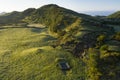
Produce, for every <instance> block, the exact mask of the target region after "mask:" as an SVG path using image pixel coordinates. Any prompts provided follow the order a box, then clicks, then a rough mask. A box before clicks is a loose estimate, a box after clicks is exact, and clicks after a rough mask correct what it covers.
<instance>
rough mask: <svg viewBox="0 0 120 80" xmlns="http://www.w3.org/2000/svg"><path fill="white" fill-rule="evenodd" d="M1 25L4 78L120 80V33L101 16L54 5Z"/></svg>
mask: <svg viewBox="0 0 120 80" xmlns="http://www.w3.org/2000/svg"><path fill="white" fill-rule="evenodd" d="M105 19H106V18H105ZM22 23H25V24H26V25H25V26H22V25H20V26H18V24H22ZM115 24H116V23H115ZM0 25H1V26H0V79H2V80H87V79H91V80H108V79H111V80H119V79H120V78H119V75H118V74H119V71H120V68H119V67H120V65H119V64H120V62H119V59H120V54H119V53H120V52H119V48H120V47H119V44H120V43H119V40H120V38H119V30H118V28H113V27H111V26H113V25H111V24H109V23H107V24H106V23H105V22H104V20H101V19H100V18H97V17H93V16H90V15H86V14H81V13H77V12H75V11H72V10H69V9H65V8H63V7H60V6H58V5H55V4H49V5H45V6H42V7H40V8H38V9H34V8H29V9H27V10H25V11H23V12H17V11H14V12H12V13H7V14H5V15H3V16H0ZM5 25H6V26H5ZM30 25H32V26H30ZM35 25H37V26H38V25H40V26H41V27H36V26H35ZM61 59H62V60H61ZM60 62H61V63H63V62H67V63H68V64H69V66H70V70H67V71H66V70H61V68H60V66H59V65H60ZM64 67H65V66H64Z"/></svg>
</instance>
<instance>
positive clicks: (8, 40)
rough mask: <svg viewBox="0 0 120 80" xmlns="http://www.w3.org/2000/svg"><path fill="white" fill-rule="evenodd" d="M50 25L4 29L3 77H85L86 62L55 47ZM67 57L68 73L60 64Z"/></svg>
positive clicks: (0, 45)
mask: <svg viewBox="0 0 120 80" xmlns="http://www.w3.org/2000/svg"><path fill="white" fill-rule="evenodd" d="M53 40H55V39H54V38H53V37H51V36H50V35H49V34H48V32H47V30H46V28H44V29H36V28H8V29H1V30H0V80H82V79H84V77H85V73H84V66H83V62H82V61H81V60H80V59H77V58H75V57H73V55H72V54H70V53H69V52H67V51H65V50H64V49H62V48H61V47H56V48H53V47H51V46H50V44H51V42H52V41H53ZM57 58H65V59H66V60H67V61H68V63H69V64H70V66H71V67H72V68H71V70H69V71H67V72H66V74H64V72H63V71H61V70H60V69H59V67H58V66H57V63H56V61H55V60H56V59H57Z"/></svg>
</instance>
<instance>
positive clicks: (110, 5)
mask: <svg viewBox="0 0 120 80" xmlns="http://www.w3.org/2000/svg"><path fill="white" fill-rule="evenodd" d="M68 2H69V3H68ZM119 3H120V1H119V0H114V1H113V0H109V1H104V0H101V1H98V0H84V1H83V0H80V1H78V0H74V1H72V0H65V1H63V0H58V1H57V0H49V1H47V0H34V1H33V0H32V1H28V0H21V1H17V0H12V1H10V0H4V1H2V2H1V3H0V12H12V11H24V10H26V9H27V8H39V7H41V6H44V5H47V4H56V5H58V6H61V7H64V8H67V9H71V10H73V11H76V12H80V11H118V10H120V5H119ZM71 4H72V6H71Z"/></svg>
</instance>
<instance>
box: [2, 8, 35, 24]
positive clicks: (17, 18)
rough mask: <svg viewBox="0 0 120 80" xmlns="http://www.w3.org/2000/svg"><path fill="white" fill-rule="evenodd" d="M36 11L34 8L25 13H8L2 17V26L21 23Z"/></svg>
mask: <svg viewBox="0 0 120 80" xmlns="http://www.w3.org/2000/svg"><path fill="white" fill-rule="evenodd" d="M34 10H35V9H34V8H29V9H27V10H25V11H23V12H18V11H13V12H11V13H6V14H4V15H2V16H0V24H13V23H19V22H21V21H22V19H24V18H25V17H26V16H29V15H30V14H31V13H32V12H33V11H34Z"/></svg>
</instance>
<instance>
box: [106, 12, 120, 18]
mask: <svg viewBox="0 0 120 80" xmlns="http://www.w3.org/2000/svg"><path fill="white" fill-rule="evenodd" d="M108 18H116V19H120V11H117V12H115V13H113V14H111V15H109V16H108Z"/></svg>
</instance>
